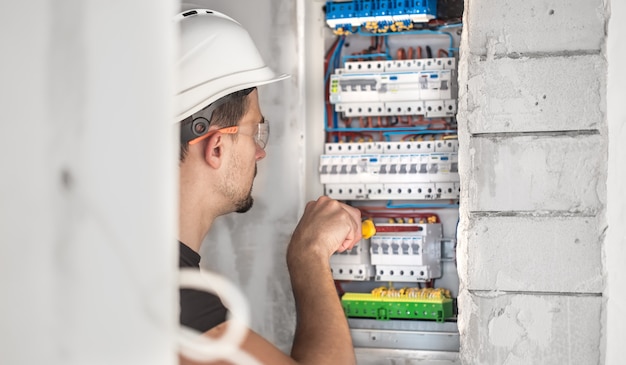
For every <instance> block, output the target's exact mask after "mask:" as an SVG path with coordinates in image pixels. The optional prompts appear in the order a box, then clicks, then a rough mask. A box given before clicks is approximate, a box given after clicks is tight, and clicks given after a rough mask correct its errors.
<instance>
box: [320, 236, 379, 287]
mask: <svg viewBox="0 0 626 365" xmlns="http://www.w3.org/2000/svg"><path fill="white" fill-rule="evenodd" d="M369 248H370V243H369V240H361V241H359V243H358V244H356V245H354V247H352V249H351V250H347V251H344V252H341V253H339V252H336V253H334V254H333V255H332V256H331V257H330V270H331V272H332V274H333V278H334V279H335V280H359V281H364V280H369V279H370V278H371V277H372V276H374V267H373V266H372V264H371V263H370V252H369Z"/></svg>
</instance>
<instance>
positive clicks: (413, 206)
mask: <svg viewBox="0 0 626 365" xmlns="http://www.w3.org/2000/svg"><path fill="white" fill-rule="evenodd" d="M385 207H386V208H388V209H434V208H455V209H456V208H458V207H459V205H458V204H444V203H441V204H439V203H419V204H395V205H394V204H393V203H392V201H391V200H389V201H387V204H386V205H385Z"/></svg>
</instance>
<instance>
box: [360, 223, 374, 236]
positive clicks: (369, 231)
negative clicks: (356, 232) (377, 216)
mask: <svg viewBox="0 0 626 365" xmlns="http://www.w3.org/2000/svg"><path fill="white" fill-rule="evenodd" d="M375 234H376V227H375V226H374V222H373V221H372V220H371V219H366V220H364V221H363V222H361V235H362V236H363V239H368V238H370V237H372V236H373V235H375Z"/></svg>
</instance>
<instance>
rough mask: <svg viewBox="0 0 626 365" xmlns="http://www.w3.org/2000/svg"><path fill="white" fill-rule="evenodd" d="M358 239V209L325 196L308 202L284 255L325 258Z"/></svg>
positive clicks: (359, 234) (348, 247) (341, 250)
mask: <svg viewBox="0 0 626 365" xmlns="http://www.w3.org/2000/svg"><path fill="white" fill-rule="evenodd" d="M359 240H361V212H360V211H359V210H358V209H356V208H353V207H351V206H349V205H346V204H343V203H340V202H338V201H336V200H333V199H331V198H329V197H327V196H322V197H320V198H319V199H317V200H316V201H311V202H309V203H308V204H307V206H306V208H305V210H304V214H303V215H302V218H301V219H300V222H299V223H298V226H297V227H296V230H295V231H294V233H293V235H292V237H291V243H290V245H289V250H288V254H287V257H288V259H290V258H296V257H301V255H304V256H305V257H311V255H316V256H318V257H319V258H322V259H326V260H327V259H328V258H330V256H331V255H332V254H333V253H334V252H336V251H338V252H343V251H345V250H349V249H351V248H352V247H353V246H354V245H355V244H356V243H357V242H359Z"/></svg>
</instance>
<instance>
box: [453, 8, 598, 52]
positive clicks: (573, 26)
mask: <svg viewBox="0 0 626 365" xmlns="http://www.w3.org/2000/svg"><path fill="white" fill-rule="evenodd" d="M465 5H466V6H465V9H466V10H465V14H466V17H465V20H466V22H465V23H466V24H467V23H468V22H469V23H470V24H471V29H472V32H469V33H467V36H468V47H469V48H468V49H467V50H468V51H469V52H470V53H471V54H473V55H492V56H498V57H518V56H519V55H520V54H522V55H523V54H526V53H532V54H542V53H545V54H552V53H557V54H559V53H561V54H567V53H573V54H580V53H583V54H584V53H597V52H598V50H599V49H600V48H602V45H603V43H604V37H605V24H606V13H605V8H604V1H603V0H590V1H585V0H577V1H570V0H552V1H543V0H529V1H499V0H480V1H476V0H469V1H466V2H465ZM468 5H469V6H468Z"/></svg>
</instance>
